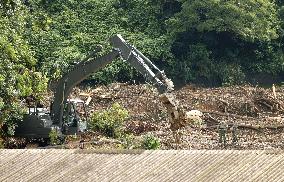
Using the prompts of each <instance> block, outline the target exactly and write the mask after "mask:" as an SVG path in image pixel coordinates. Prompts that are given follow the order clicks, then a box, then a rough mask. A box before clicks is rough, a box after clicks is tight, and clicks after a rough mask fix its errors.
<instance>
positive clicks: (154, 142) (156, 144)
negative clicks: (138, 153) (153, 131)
mask: <svg viewBox="0 0 284 182" xmlns="http://www.w3.org/2000/svg"><path fill="white" fill-rule="evenodd" d="M142 146H143V148H144V149H147V150H155V149H159V148H160V146H161V144H160V141H159V139H158V138H156V137H155V136H153V135H149V134H148V135H145V136H144V139H143V144H142Z"/></svg>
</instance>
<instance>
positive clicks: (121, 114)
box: [89, 103, 128, 137]
mask: <svg viewBox="0 0 284 182" xmlns="http://www.w3.org/2000/svg"><path fill="white" fill-rule="evenodd" d="M127 117H128V112H127V110H126V109H124V108H123V107H122V106H120V105H119V104H118V103H114V104H113V105H112V106H111V107H110V108H109V109H107V110H104V111H97V112H95V113H94V114H93V115H92V118H91V121H90V123H89V126H90V128H91V129H92V130H95V131H96V130H98V131H100V132H102V133H103V134H105V135H106V136H109V137H119V136H120V135H121V133H122V126H123V124H124V121H125V119H126V118H127Z"/></svg>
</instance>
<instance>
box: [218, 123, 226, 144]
mask: <svg viewBox="0 0 284 182" xmlns="http://www.w3.org/2000/svg"><path fill="white" fill-rule="evenodd" d="M227 127H228V126H227V124H226V123H225V122H224V121H221V122H220V124H219V126H218V130H219V143H223V144H224V145H226V143H227V139H226V132H227Z"/></svg>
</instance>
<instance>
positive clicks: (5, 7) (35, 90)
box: [0, 0, 46, 137]
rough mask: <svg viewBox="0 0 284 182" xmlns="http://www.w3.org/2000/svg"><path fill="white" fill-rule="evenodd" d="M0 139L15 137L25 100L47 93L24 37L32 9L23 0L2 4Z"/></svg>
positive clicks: (0, 18) (0, 31)
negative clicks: (28, 16)
mask: <svg viewBox="0 0 284 182" xmlns="http://www.w3.org/2000/svg"><path fill="white" fill-rule="evenodd" d="M0 8H1V9H0V113H1V114H0V127H1V134H0V137H3V136H4V135H7V134H8V135H12V134H13V132H14V128H15V126H16V122H17V121H19V120H21V117H22V114H23V112H24V106H23V105H22V104H21V98H22V97H24V96H28V95H31V94H33V95H34V96H36V97H39V96H40V93H42V92H43V91H45V87H46V81H45V77H44V76H43V75H42V74H41V73H39V72H36V69H35V65H36V59H35V58H34V56H33V54H34V53H33V51H32V50H31V48H30V46H29V44H28V42H27V41H26V40H25V39H24V37H23V35H24V32H25V30H26V29H25V28H26V23H27V19H26V18H27V15H28V10H27V9H26V8H25V6H24V5H23V4H22V3H21V1H16V0H15V1H12V0H11V1H2V2H1V3H0Z"/></svg>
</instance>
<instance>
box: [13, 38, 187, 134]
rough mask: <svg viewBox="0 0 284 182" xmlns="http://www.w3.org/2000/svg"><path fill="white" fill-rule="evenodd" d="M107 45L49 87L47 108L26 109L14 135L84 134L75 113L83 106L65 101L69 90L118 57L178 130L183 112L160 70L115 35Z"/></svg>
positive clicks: (83, 125)
mask: <svg viewBox="0 0 284 182" xmlns="http://www.w3.org/2000/svg"><path fill="white" fill-rule="evenodd" d="M110 43H111V45H112V47H113V49H112V51H111V52H109V53H107V54H104V55H102V56H98V55H97V53H98V52H99V51H101V49H102V48H101V47H98V48H97V49H96V50H95V51H93V52H92V53H91V54H90V55H89V56H87V57H86V58H85V59H84V60H82V61H80V62H79V63H78V64H76V65H75V66H74V68H73V69H72V70H70V71H69V72H68V73H66V74H65V75H63V76H62V78H61V79H59V80H58V81H57V82H56V84H55V86H53V88H51V89H52V90H53V92H54V99H53V102H52V103H51V106H50V109H45V108H38V107H32V108H29V113H28V114H26V115H25V116H24V119H23V121H22V122H20V123H19V124H18V126H17V127H16V130H15V136H16V137H24V138H48V137H49V133H50V132H51V131H52V130H56V131H57V132H58V134H59V135H63V136H66V135H75V134H80V133H82V132H84V131H86V130H87V124H86V123H87V118H86V115H84V116H83V117H82V116H81V117H79V113H78V111H77V108H78V107H81V108H85V105H84V104H85V103H84V102H83V101H82V100H79V99H68V97H69V95H70V93H71V91H72V89H73V88H74V87H75V86H76V85H78V84H79V83H80V82H81V81H83V80H84V79H86V78H88V77H89V76H90V75H91V74H93V73H94V72H96V71H98V70H99V69H102V68H104V67H105V66H106V65H108V64H109V63H111V62H112V61H113V60H115V59H116V58H119V57H121V58H122V59H123V60H124V61H126V62H127V63H129V64H130V65H131V66H132V67H134V68H135V69H136V70H137V71H138V72H140V73H141V74H142V75H143V76H144V77H145V78H146V80H147V81H149V82H150V83H151V84H152V85H153V86H154V87H155V88H157V90H158V92H159V94H160V97H159V99H160V100H161V102H162V103H163V104H164V105H165V106H166V108H167V111H168V114H169V116H170V122H171V129H173V130H176V129H177V128H178V127H181V125H183V124H184V112H182V110H181V109H180V107H178V106H177V103H176V102H175V99H174V96H173V94H172V91H173V90H174V85H173V83H172V81H171V80H170V79H169V78H167V76H166V75H165V73H164V71H161V70H160V69H159V68H158V67H157V66H155V65H154V64H153V63H152V62H151V61H150V60H149V59H148V58H147V57H146V56H144V55H143V54H142V53H141V52H140V51H139V50H137V49H136V48H135V47H134V46H133V45H131V44H129V43H127V42H126V41H125V40H124V39H123V38H122V36H121V35H119V34H117V35H114V36H113V37H111V38H110ZM177 121H178V122H177ZM178 123H179V124H178Z"/></svg>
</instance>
